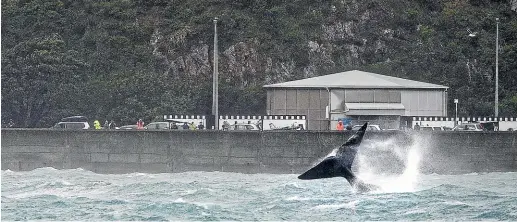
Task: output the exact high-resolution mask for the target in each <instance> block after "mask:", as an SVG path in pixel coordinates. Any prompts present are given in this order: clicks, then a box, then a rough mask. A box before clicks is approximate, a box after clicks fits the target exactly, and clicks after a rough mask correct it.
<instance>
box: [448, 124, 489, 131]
mask: <svg viewBox="0 0 517 222" xmlns="http://www.w3.org/2000/svg"><path fill="white" fill-rule="evenodd" d="M452 130H454V131H483V127H482V126H481V124H479V123H463V124H460V125H457V126H456V127H454V128H453V129H452Z"/></svg>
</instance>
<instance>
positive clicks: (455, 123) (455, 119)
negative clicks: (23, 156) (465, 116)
mask: <svg viewBox="0 0 517 222" xmlns="http://www.w3.org/2000/svg"><path fill="white" fill-rule="evenodd" d="M454 103H455V104H456V115H455V117H454V126H456V125H457V123H458V99H454Z"/></svg>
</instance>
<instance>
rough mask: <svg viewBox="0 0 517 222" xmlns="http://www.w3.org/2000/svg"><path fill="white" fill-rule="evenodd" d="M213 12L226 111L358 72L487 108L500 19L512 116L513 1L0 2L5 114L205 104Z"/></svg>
mask: <svg viewBox="0 0 517 222" xmlns="http://www.w3.org/2000/svg"><path fill="white" fill-rule="evenodd" d="M216 16H217V17H219V18H220V22H219V29H220V35H219V49H220V52H221V53H220V56H221V58H220V80H221V81H220V113H221V114H263V113H264V110H265V92H264V90H263V89H262V85H264V84H269V83H272V82H277V81H289V80H295V79H301V78H306V77H309V76H313V75H324V74H329V73H333V72H338V71H345V70H350V69H362V70H365V71H374V72H377V73H381V74H386V75H395V76H398V77H403V78H410V79H413V80H418V81H425V82H431V83H436V84H443V85H447V86H449V87H450V91H449V107H453V103H452V102H453V99H454V98H458V99H460V106H459V108H460V115H472V116H491V115H493V100H494V98H493V97H494V96H493V95H494V85H495V83H494V73H495V18H496V17H499V18H500V49H501V50H500V63H499V74H500V76H499V78H500V103H501V105H500V115H501V116H517V99H516V98H517V15H516V13H515V12H513V11H511V10H510V5H509V2H508V1H496V0H492V1H490V0H470V1H469V0H451V1H428V0H418V1H409V0H408V1H393V2H378V1H373V0H367V1H361V2H355V1H352V2H348V1H337V0H334V1H309V0H300V1H270V0H266V1H264V0H262V1H259V0H251V1H244V0H242V1H241V0H239V1H235V0H233V1H229V0H210V1H192V0H112V1H95V0H5V1H2V70H1V71H2V95H1V96H2V123H6V122H8V121H9V120H11V119H12V120H13V121H14V122H15V124H16V126H18V127H47V126H51V125H52V124H53V123H54V122H55V121H57V120H59V119H60V118H62V117H65V116H69V115H85V116H88V117H90V118H96V119H101V120H104V119H106V118H107V119H115V120H116V121H120V123H121V124H127V123H133V122H135V121H136V120H137V119H138V118H144V119H145V120H146V121H149V120H151V119H153V118H155V117H156V116H162V115H163V114H187V113H188V114H210V113H211V105H212V104H211V102H212V77H211V73H212V66H211V64H212V62H211V61H212V41H213V23H212V19H213V18H214V17H216ZM467 30H470V31H471V32H476V36H475V37H469V36H468V34H469V32H468V31H467Z"/></svg>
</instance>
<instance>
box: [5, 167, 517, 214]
mask: <svg viewBox="0 0 517 222" xmlns="http://www.w3.org/2000/svg"><path fill="white" fill-rule="evenodd" d="M406 176H407V175H406ZM296 177H297V175H294V174H281V175H279V174H240V173H224V172H186V173H167V174H143V173H131V174H96V173H93V172H90V171H87V170H83V169H71V170H56V169H53V168H41V169H36V170H33V171H27V172H13V171H9V170H6V171H2V178H1V179H2V182H1V185H2V187H1V189H2V195H1V198H2V211H1V213H2V214H1V219H2V220H66V221H68V220H76V221H77V220H96V221H100V220H102V221H104V220H117V221H119V220H153V221H160V220H261V221H263V220H319V221H320V220H340V221H344V220H390V221H391V220H517V173H486V174H465V175H436V174H432V175H420V174H416V175H415V174H412V176H411V179H410V180H408V178H404V175H400V176H396V175H377V176H375V177H368V176H363V177H364V178H367V179H368V182H372V183H375V184H378V185H380V186H381V187H382V190H379V191H374V192H370V193H362V194H361V193H355V192H354V191H353V190H352V188H351V187H350V185H349V184H348V183H347V182H346V180H345V179H344V178H332V179H324V180H309V181H302V180H298V179H297V178H296Z"/></svg>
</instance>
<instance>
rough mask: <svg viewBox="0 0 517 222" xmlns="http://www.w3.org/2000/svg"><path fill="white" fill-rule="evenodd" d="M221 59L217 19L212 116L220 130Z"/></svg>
mask: <svg viewBox="0 0 517 222" xmlns="http://www.w3.org/2000/svg"><path fill="white" fill-rule="evenodd" d="M218 63H219V58H218V49H217V17H215V18H214V76H213V77H214V79H213V84H214V86H213V88H212V115H214V117H215V121H214V129H215V130H219V86H218V84H219V64H218Z"/></svg>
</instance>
